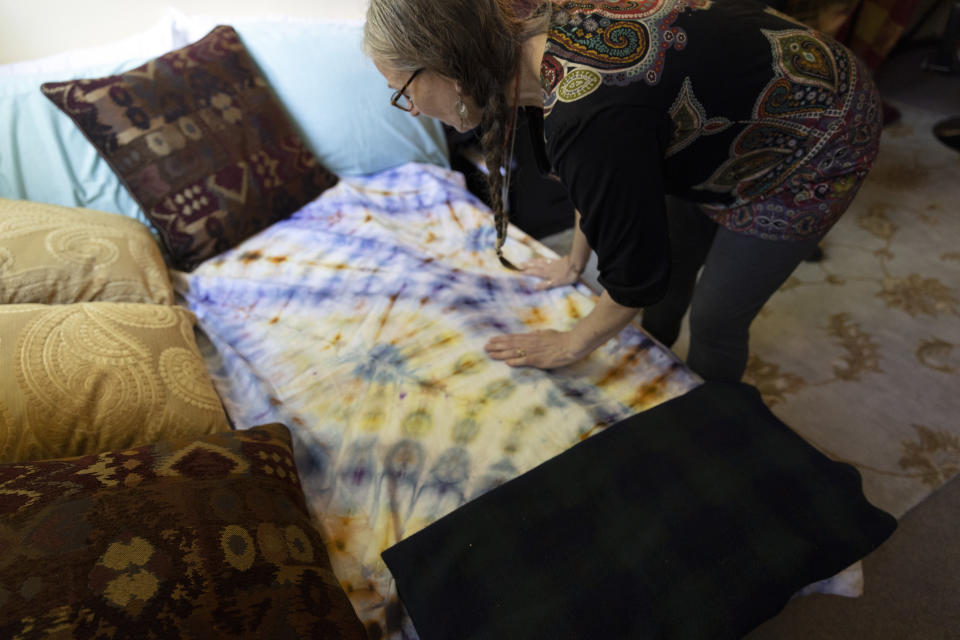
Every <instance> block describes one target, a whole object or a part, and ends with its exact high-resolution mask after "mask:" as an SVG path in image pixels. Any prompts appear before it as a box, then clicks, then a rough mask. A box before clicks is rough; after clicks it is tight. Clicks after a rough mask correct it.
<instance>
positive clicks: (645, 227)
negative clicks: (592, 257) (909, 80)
mask: <svg viewBox="0 0 960 640" xmlns="http://www.w3.org/2000/svg"><path fill="white" fill-rule="evenodd" d="M554 6H555V12H554V22H553V25H552V27H551V29H550V31H549V32H548V42H547V46H546V51H545V55H544V57H543V62H542V67H541V75H542V77H543V78H544V81H545V83H546V86H545V92H546V97H545V99H544V136H545V146H546V157H547V158H548V160H549V164H550V167H549V168H550V169H551V170H553V171H554V172H555V173H556V174H557V175H558V176H559V177H560V178H561V179H562V181H563V183H564V184H565V185H566V186H567V188H568V190H569V192H570V197H571V200H572V201H573V203H574V205H576V207H577V208H578V210H579V211H580V213H581V228H582V229H583V231H584V234H585V235H586V236H587V239H588V241H589V242H590V245H591V247H593V248H594V250H595V251H596V253H597V257H598V267H599V272H600V283H601V284H602V285H603V286H604V288H605V289H606V290H607V291H608V292H609V293H610V295H611V297H612V298H613V299H614V300H616V301H617V302H619V303H620V304H623V305H626V306H633V307H641V306H645V305H647V304H650V303H651V302H655V301H656V300H657V299H658V298H659V296H660V295H662V293H663V283H664V280H665V279H666V278H667V277H668V276H667V271H668V270H667V265H668V263H669V256H668V250H667V248H666V225H665V224H664V222H663V218H664V203H663V198H664V195H665V194H670V195H675V196H678V197H681V198H683V199H684V200H688V201H691V202H695V203H698V204H701V205H703V206H705V207H707V208H709V209H710V213H711V215H713V216H714V218H715V219H716V220H717V221H718V222H719V223H720V224H722V225H724V226H727V227H728V228H731V229H732V230H734V231H736V232H738V233H742V234H746V235H752V236H757V237H761V238H764V239H770V240H778V241H779V240H799V239H808V238H812V237H818V236H821V235H823V233H825V232H826V231H827V230H828V229H829V228H830V226H831V225H832V224H833V223H834V222H835V221H836V219H837V218H838V217H839V215H840V214H842V212H843V210H844V209H845V208H846V206H847V205H848V204H849V200H850V199H851V198H852V197H853V195H854V194H855V193H856V187H857V186H858V185H859V184H860V182H861V181H862V179H863V178H864V176H865V175H866V172H867V170H868V169H869V166H870V164H871V163H872V161H873V158H874V156H875V155H876V149H877V143H878V139H879V134H880V108H879V104H880V103H879V98H878V96H877V94H876V90H875V88H874V87H873V84H872V82H871V80H870V78H869V73H868V71H867V70H866V68H865V67H864V66H863V65H862V64H861V63H859V62H858V61H857V60H856V58H855V56H853V54H852V53H850V51H848V50H847V49H845V48H844V47H843V46H841V45H840V44H838V43H837V42H836V41H834V40H832V39H830V38H829V37H827V36H823V35H822V34H819V33H818V32H816V31H813V30H811V29H808V28H807V27H805V26H803V25H802V24H800V23H798V22H796V21H793V20H791V19H789V18H787V17H786V16H784V15H782V14H778V13H776V12H774V11H773V10H771V9H768V8H766V7H765V6H764V5H762V4H759V3H755V2H751V1H749V0H728V1H726V2H709V1H703V2H701V1H699V0H696V1H688V0H658V1H656V2H651V3H647V4H643V5H636V6H634V5H621V4H617V3H606V2H556V3H555V5H554ZM612 43H618V44H617V45H616V46H615V45H614V44H612ZM611 139H616V140H621V141H623V143H622V144H617V145H610V144H609V140H611ZM622 185H630V188H628V189H625V188H622Z"/></svg>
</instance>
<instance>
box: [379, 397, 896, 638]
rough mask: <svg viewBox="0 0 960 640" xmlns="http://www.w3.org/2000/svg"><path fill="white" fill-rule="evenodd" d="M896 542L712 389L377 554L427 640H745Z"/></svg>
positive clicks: (863, 503)
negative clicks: (799, 599)
mask: <svg viewBox="0 0 960 640" xmlns="http://www.w3.org/2000/svg"><path fill="white" fill-rule="evenodd" d="M895 528H896V521H895V520H894V518H893V517H892V516H890V515H889V514H887V513H885V512H883V511H880V510H879V509H877V508H875V507H873V506H872V505H871V504H870V503H869V502H867V500H866V499H865V498H864V496H863V493H862V491H861V486H860V476H859V474H858V473H857V471H856V470H855V469H854V468H853V467H850V466H849V465H846V464H842V463H838V462H833V461H831V460H830V459H828V458H826V457H825V456H823V455H822V454H820V453H819V452H818V451H817V450H816V449H814V448H813V447H811V446H810V445H809V444H807V443H806V442H805V441H804V440H803V439H801V438H800V437H799V436H797V435H796V434H794V433H793V432H792V431H791V430H790V429H789V428H788V427H787V426H786V425H784V424H783V423H782V422H780V421H779V420H778V419H777V418H776V417H775V416H774V415H773V414H772V413H770V411H769V410H768V409H767V408H766V407H765V406H764V404H763V403H762V401H761V400H760V394H759V392H757V390H756V389H754V388H752V387H749V386H748V385H744V384H740V383H737V384H729V383H712V382H707V383H704V384H703V385H701V386H699V387H697V388H696V389H694V390H693V391H690V392H689V393H687V394H685V395H683V396H681V397H680V398H676V399H673V400H671V401H668V402H666V403H664V404H662V405H660V406H658V407H655V408H653V409H650V410H648V411H646V412H644V413H640V414H638V415H635V416H633V417H631V418H629V419H627V420H624V421H623V422H620V423H618V424H617V425H614V426H613V427H610V428H609V429H607V430H606V431H604V432H603V433H600V434H598V435H596V436H594V437H592V438H590V439H588V440H586V441H584V442H582V443H580V444H578V445H577V446H575V447H573V448H572V449H570V450H569V451H566V452H564V453H562V454H561V455H559V456H557V457H555V458H553V459H551V460H549V461H547V462H546V463H544V464H542V465H540V466H539V467H537V468H536V469H534V470H532V471H530V472H528V473H526V474H524V475H523V476H521V477H519V478H517V479H515V480H512V481H510V482H508V483H506V484H504V485H502V486H500V487H498V488H496V489H494V490H492V491H490V492H489V493H487V494H486V495H484V496H482V497H480V498H478V499H477V500H475V501H473V502H471V503H469V504H467V505H465V506H463V507H461V508H460V509H458V510H456V511H454V512H453V513H451V514H450V515H448V516H447V517H445V518H443V519H441V520H439V521H438V522H436V523H434V524H432V525H431V526H429V527H427V528H425V529H423V530H422V531H420V532H419V533H416V534H414V535H412V536H410V537H408V538H407V539H406V540H403V541H401V542H400V543H398V544H397V545H395V546H394V547H392V548H390V549H388V550H386V551H385V552H384V553H383V558H384V561H385V562H386V563H387V565H388V566H389V567H390V570H391V572H392V573H393V575H394V576H395V577H396V579H397V583H398V589H399V592H400V596H401V599H402V601H403V603H404V605H405V606H406V608H407V610H408V611H409V613H410V615H411V617H412V618H413V621H414V625H415V627H416V629H417V631H418V632H419V634H420V637H421V638H422V640H431V639H432V638H464V639H468V638H469V639H474V638H491V639H493V638H529V639H531V640H534V639H537V638H571V639H573V638H684V639H685V640H694V639H697V638H703V639H710V640H723V639H727V638H730V639H733V638H740V637H742V636H743V635H744V634H745V633H746V632H747V631H749V630H750V629H751V628H753V627H754V626H755V625H757V624H759V623H760V622H762V621H763V620H765V619H767V618H768V617H770V616H772V615H774V614H776V613H777V612H778V611H779V610H780V609H781V608H782V607H783V606H784V605H785V604H786V602H787V600H788V599H789V598H790V597H791V596H792V595H793V594H794V593H795V592H796V591H797V590H798V589H800V588H801V587H803V586H804V585H806V584H808V583H810V582H812V581H814V580H818V579H821V578H824V577H826V576H829V575H832V574H834V573H836V572H838V571H840V570H841V569H843V568H844V567H846V566H848V565H850V564H851V563H853V562H855V561H856V560H858V559H859V558H861V557H863V556H865V555H866V554H868V553H870V552H871V551H872V550H873V549H875V548H876V547H877V546H878V545H880V544H881V543H882V542H883V541H884V540H885V539H886V538H887V537H888V536H889V535H890V534H891V533H892V532H893V531H894V529H895Z"/></svg>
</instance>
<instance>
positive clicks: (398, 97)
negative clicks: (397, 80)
mask: <svg viewBox="0 0 960 640" xmlns="http://www.w3.org/2000/svg"><path fill="white" fill-rule="evenodd" d="M421 71H423V67H421V68H419V69H417V70H416V71H414V72H413V74H412V75H411V76H410V78H409V79H408V80H407V81H406V82H404V83H403V86H402V87H400V88H399V89H397V90H396V91H394V92H393V97H391V98H390V104H392V105H393V106H395V107H396V108H397V109H401V110H403V111H408V112H409V111H413V100H411V99H410V96H408V95H407V94H405V93H404V91H406V90H407V87H409V86H410V83H411V82H413V79H414V78H416V77H417V74H418V73H420V72H421Z"/></svg>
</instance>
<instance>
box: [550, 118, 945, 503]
mask: <svg viewBox="0 0 960 640" xmlns="http://www.w3.org/2000/svg"><path fill="white" fill-rule="evenodd" d="M897 106H898V107H900V108H901V111H902V113H903V117H902V119H901V121H900V122H899V123H898V124H895V125H891V126H888V127H887V128H886V129H884V132H883V138H882V141H881V150H880V155H879V157H878V159H877V163H876V165H875V166H874V168H873V171H872V172H871V174H870V176H869V177H868V179H867V182H866V184H864V186H863V188H862V189H861V191H860V194H859V195H858V196H857V200H856V201H855V202H854V204H853V206H852V207H851V209H850V210H849V211H848V212H847V213H846V214H845V215H844V217H843V218H841V220H840V221H839V222H838V223H837V225H836V226H835V227H834V228H833V229H832V230H831V231H830V233H829V234H828V235H827V237H826V238H825V239H824V241H823V243H822V245H821V246H822V248H823V250H824V252H825V254H826V257H825V259H824V260H823V261H822V262H819V263H804V264H801V266H800V267H799V268H798V269H797V271H796V272H794V274H793V276H792V277H791V278H790V279H789V280H788V281H787V282H786V283H785V284H784V285H783V287H781V289H780V290H779V291H778V292H777V293H776V294H775V295H774V296H773V298H771V300H770V301H769V302H768V303H767V305H766V306H765V307H764V309H763V310H762V311H761V313H760V316H759V317H758V318H757V320H756V321H755V322H754V325H753V327H752V331H751V345H750V347H751V355H750V361H749V364H748V369H747V374H746V376H745V380H746V381H747V382H749V383H751V384H753V385H755V386H757V387H758V388H759V389H760V391H761V392H762V393H763V396H764V398H765V400H766V402H767V404H768V406H770V407H771V409H772V410H773V412H774V413H775V414H777V416H779V417H780V418H781V419H782V420H783V421H784V422H786V423H787V424H788V425H790V426H791V427H792V428H793V429H794V430H795V431H797V432H798V433H800V434H801V435H802V436H803V437H805V438H806V439H807V440H808V441H809V442H811V443H812V444H814V445H815V446H817V447H818V448H820V449H821V450H822V451H823V452H825V453H826V454H827V455H829V456H831V457H832V458H834V459H837V460H843V461H846V462H849V463H851V464H853V465H855V466H856V467H857V468H858V469H859V470H860V472H861V474H862V476H863V482H864V492H865V493H866V495H867V497H868V498H869V499H870V500H871V501H872V502H873V503H874V504H876V505H877V506H878V507H880V508H882V509H885V510H887V511H889V512H890V513H892V514H893V515H895V516H897V517H900V516H902V515H903V514H904V513H906V512H907V511H908V510H909V509H910V508H911V507H913V506H914V505H916V504H917V503H919V502H920V501H921V500H923V499H924V498H925V497H926V496H927V495H929V494H930V493H931V492H932V491H933V490H934V489H935V488H936V487H938V486H940V485H941V484H943V483H944V482H946V481H947V480H948V479H949V478H951V477H952V476H954V475H955V474H957V473H958V472H960V153H957V152H956V151H954V150H952V149H950V148H949V147H946V146H945V145H943V144H941V143H940V142H939V141H938V140H937V139H936V138H935V137H934V136H933V134H932V133H931V128H932V127H933V125H934V123H935V122H937V121H938V120H939V119H941V118H942V117H943V116H942V115H941V114H936V113H932V112H927V111H922V110H919V109H916V108H913V107H908V106H903V105H897ZM544 242H545V243H546V244H548V245H549V246H552V247H553V248H554V249H555V250H557V251H559V252H563V251H565V250H566V249H567V247H568V246H569V234H560V235H558V236H555V237H551V238H547V239H545V241H544ZM585 279H586V280H587V281H588V282H591V281H592V283H595V276H594V277H591V275H590V274H589V273H588V274H586V275H585ZM686 343H687V336H686V330H684V333H683V334H681V337H680V339H679V340H678V342H677V344H676V345H675V347H674V350H675V351H676V352H677V353H678V354H679V355H680V356H684V355H685V354H686V347H687V344H686Z"/></svg>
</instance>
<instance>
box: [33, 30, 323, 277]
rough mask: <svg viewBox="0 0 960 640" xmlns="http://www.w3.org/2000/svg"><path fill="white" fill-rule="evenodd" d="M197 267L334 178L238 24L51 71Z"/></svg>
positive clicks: (176, 250) (180, 257) (65, 97)
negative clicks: (79, 69) (107, 65)
mask: <svg viewBox="0 0 960 640" xmlns="http://www.w3.org/2000/svg"><path fill="white" fill-rule="evenodd" d="M42 89H43V92H44V94H45V95H46V96H47V97H48V98H49V99H50V100H51V101H53V103H54V104H56V105H57V107H59V108H60V109H61V110H62V111H63V112H64V113H66V114H67V115H68V116H70V118H71V119H72V120H73V121H74V123H76V125H77V126H78V127H80V129H82V130H83V132H84V134H85V135H86V136H87V138H88V139H89V140H90V141H91V142H92V143H93V145H94V146H95V147H96V148H97V150H98V151H99V152H100V155H102V156H103V158H104V159H105V160H106V161H107V163H109V165H110V166H111V168H112V169H113V170H114V172H115V173H116V174H117V175H118V176H119V177H120V179H121V180H122V181H123V183H124V184H125V185H126V186H127V188H128V189H129V190H130V193H131V194H132V195H133V197H134V198H135V199H136V201H137V203H138V204H140V206H141V207H142V208H143V210H144V213H145V214H146V216H147V218H148V219H149V220H150V222H151V223H152V224H153V226H154V227H156V229H157V231H158V232H159V233H160V237H161V238H162V240H163V242H164V245H165V247H166V250H167V252H168V254H169V256H170V257H171V260H172V262H173V263H174V264H175V265H176V266H177V267H178V268H180V269H185V270H191V269H193V268H194V267H195V266H196V265H198V264H199V263H200V262H202V261H203V260H205V259H207V258H209V257H211V256H213V255H216V254H218V253H220V252H222V251H225V250H226V249H229V248H231V247H233V246H235V245H236V244H238V243H239V242H240V241H242V240H244V239H246V238H247V237H249V236H251V235H253V234H254V233H256V232H257V231H260V230H261V229H263V228H265V227H267V226H269V225H270V224H272V223H274V222H276V221H277V220H280V219H282V218H285V217H287V216H289V215H290V214H291V213H293V212H294V211H296V210H297V209H299V208H300V207H302V206H303V205H305V204H307V203H308V202H310V201H311V200H313V199H314V198H316V197H317V196H318V195H320V193H321V192H322V191H324V190H325V189H327V188H328V187H331V186H333V184H335V183H336V181H337V177H336V176H335V175H334V174H333V173H331V172H329V171H327V170H326V169H324V168H323V167H322V166H320V164H319V163H318V162H317V160H316V158H315V157H314V156H313V155H312V154H311V153H310V151H309V150H307V148H306V147H305V146H304V143H303V140H302V139H301V138H300V136H299V135H298V134H297V132H296V130H295V127H294V125H293V123H292V122H291V120H290V119H289V117H288V116H287V114H286V112H285V111H284V109H283V106H282V105H281V104H280V102H279V101H278V100H277V98H276V97H275V95H274V94H273V92H272V90H271V88H270V87H269V86H268V84H267V81H266V80H265V79H264V77H263V74H262V73H261V72H260V71H259V70H258V69H257V67H256V64H255V63H254V62H253V59H252V58H251V57H250V55H249V54H248V53H247V51H246V49H245V48H244V46H243V43H242V42H241V41H240V38H239V37H238V36H237V33H236V31H234V30H233V28H232V27H227V26H220V27H217V28H215V29H214V30H213V31H211V32H210V33H209V34H208V35H207V36H206V37H204V38H203V39H201V40H199V41H197V42H196V43H194V44H191V45H189V46H187V47H184V48H182V49H178V50H176V51H172V52H170V53H167V54H165V55H162V56H160V57H159V58H156V59H154V60H151V61H150V62H148V63H146V64H144V65H143V66H140V67H137V68H136V69H132V70H130V71H127V72H126V73H122V74H119V75H114V76H107V77H104V78H92V79H84V80H71V81H66V82H48V83H46V84H44V85H42Z"/></svg>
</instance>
